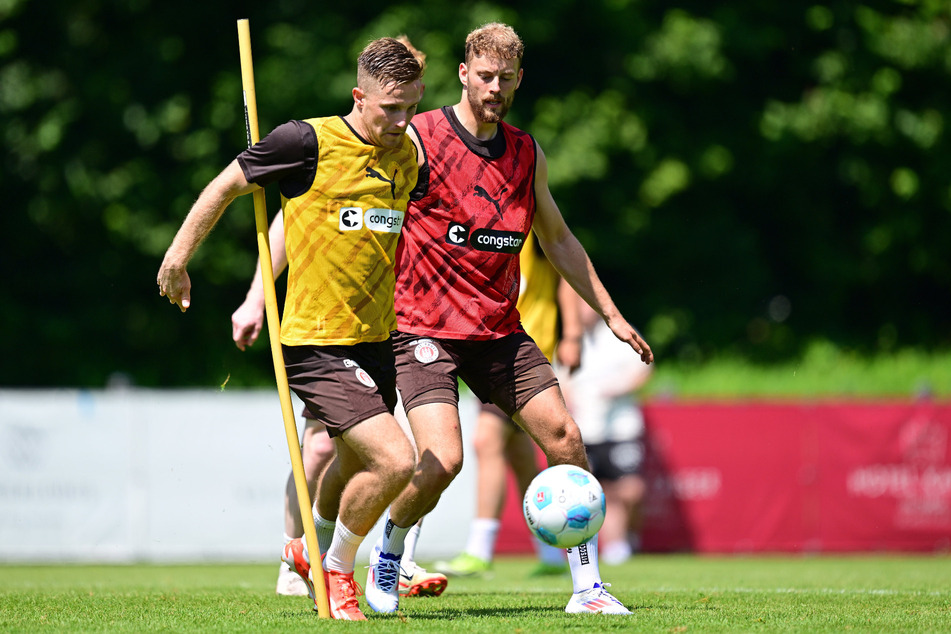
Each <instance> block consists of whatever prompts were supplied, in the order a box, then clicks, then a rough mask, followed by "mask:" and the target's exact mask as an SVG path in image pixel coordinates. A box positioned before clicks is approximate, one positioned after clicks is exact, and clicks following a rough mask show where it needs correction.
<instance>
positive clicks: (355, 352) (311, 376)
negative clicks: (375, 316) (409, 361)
mask: <svg viewBox="0 0 951 634" xmlns="http://www.w3.org/2000/svg"><path fill="white" fill-rule="evenodd" d="M284 366H285V367H286V368H287V382H288V384H289V385H290V387H291V389H292V390H294V392H295V393H296V394H297V396H299V397H300V399H301V400H302V401H304V407H305V408H306V409H307V410H308V411H309V412H310V413H311V414H312V415H313V417H314V418H317V419H319V420H320V421H321V422H322V423H324V425H325V426H326V427H327V433H328V434H329V435H330V436H331V437H334V436H339V435H340V433H341V432H343V431H345V430H347V429H349V428H350V427H353V426H354V425H356V424H357V423H359V422H361V421H364V420H366V419H368V418H370V417H371V416H376V415H377V414H382V413H384V412H389V413H391V414H392V413H393V410H394V409H395V408H396V371H395V369H394V367H393V346H392V344H391V343H390V341H381V342H378V343H377V342H373V343H358V344H356V345H353V346H284Z"/></svg>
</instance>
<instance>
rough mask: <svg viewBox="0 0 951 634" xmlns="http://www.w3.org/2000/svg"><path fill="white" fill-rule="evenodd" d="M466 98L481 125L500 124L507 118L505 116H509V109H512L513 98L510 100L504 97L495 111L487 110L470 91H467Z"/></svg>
mask: <svg viewBox="0 0 951 634" xmlns="http://www.w3.org/2000/svg"><path fill="white" fill-rule="evenodd" d="M466 98H467V99H468V100H469V107H470V108H471V109H472V112H473V114H475V118H476V120H478V121H479V123H499V122H501V121H502V119H504V118H505V115H507V114H508V112H509V108H511V107H512V98H511V97H509V98H508V99H506V98H505V97H502V103H500V104H499V106H498V108H496V109H495V110H490V109H489V108H487V107H486V105H485V103H484V102H483V101H482V100H481V99H479V97H478V96H477V95H474V94H472V93H471V92H469V91H468V90H467V91H466Z"/></svg>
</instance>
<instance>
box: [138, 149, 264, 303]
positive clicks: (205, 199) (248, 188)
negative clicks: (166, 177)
mask: <svg viewBox="0 0 951 634" xmlns="http://www.w3.org/2000/svg"><path fill="white" fill-rule="evenodd" d="M255 189H258V186H257V185H254V184H252V183H249V182H248V181H247V179H245V177H244V172H242V171H241V167H240V166H239V165H238V161H237V160H234V161H232V162H231V163H230V164H229V165H228V166H227V167H226V168H225V169H224V170H222V171H221V173H220V174H218V176H216V177H215V178H214V180H212V181H211V182H210V183H208V185H207V186H206V187H205V189H204V190H203V191H202V192H201V194H200V195H199V196H198V200H196V201H195V204H194V205H192V208H191V210H190V211H189V212H188V216H187V217H186V218H185V222H183V223H182V226H181V228H179V230H178V233H177V234H176V235H175V239H174V240H173V241H172V245H171V246H170V247H169V248H168V251H166V252H165V258H164V259H163V260H162V266H161V268H160V269H159V272H158V277H157V279H156V282H157V283H158V287H159V295H162V296H164V297H168V301H169V303H172V304H175V305H177V306H178V307H179V308H180V309H181V311H182V312H185V310H186V309H188V307H189V306H190V305H191V280H190V279H189V277H188V272H187V271H186V267H187V266H188V262H189V261H190V260H191V258H192V256H193V255H194V254H195V251H197V250H198V246H199V245H200V244H201V243H202V241H203V240H204V239H205V238H206V237H207V236H208V234H209V233H211V229H212V227H214V226H215V223H217V222H218V219H219V218H221V214H222V213H224V210H225V209H226V208H227V207H228V205H230V204H231V202H232V201H233V200H234V199H235V198H237V197H238V196H241V195H243V194H248V193H250V192H252V191H254V190H255Z"/></svg>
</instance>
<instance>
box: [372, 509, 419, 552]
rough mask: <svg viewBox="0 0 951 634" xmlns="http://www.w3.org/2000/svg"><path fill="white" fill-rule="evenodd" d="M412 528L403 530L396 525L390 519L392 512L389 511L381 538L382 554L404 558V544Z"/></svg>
mask: <svg viewBox="0 0 951 634" xmlns="http://www.w3.org/2000/svg"><path fill="white" fill-rule="evenodd" d="M412 528H413V527H412V526H407V527H406V528H403V527H402V526H397V525H396V524H394V523H393V520H391V519H390V512H389V511H387V512H386V522H385V523H384V524H383V536H382V537H381V538H380V552H381V553H387V554H389V555H398V556H399V557H402V556H403V548H404V543H403V542H404V541H405V539H406V535H407V533H409V532H410V530H411V529H412Z"/></svg>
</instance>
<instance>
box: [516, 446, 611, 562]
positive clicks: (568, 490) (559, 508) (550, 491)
mask: <svg viewBox="0 0 951 634" xmlns="http://www.w3.org/2000/svg"><path fill="white" fill-rule="evenodd" d="M522 511H523V513H524V515H525V522H526V523H527V524H528V528H529V530H531V531H532V533H534V534H535V536H536V537H538V539H540V540H542V541H543V542H545V543H546V544H550V545H552V546H555V547H557V548H573V547H575V546H579V545H581V544H583V543H584V542H586V541H588V540H589V539H591V538H592V537H594V536H595V535H596V534H597V533H598V531H599V530H601V524H603V523H604V491H603V490H601V483H600V482H598V480H597V479H596V478H595V477H594V476H593V475H591V474H590V473H588V472H587V471H585V470H584V469H582V468H581V467H575V466H573V465H566V464H563V465H556V466H554V467H548V468H547V469H545V470H544V471H542V472H541V473H539V474H538V475H537V476H535V479H534V480H532V483H531V484H530V485H528V490H527V491H525V499H524V500H523V502H522Z"/></svg>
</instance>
